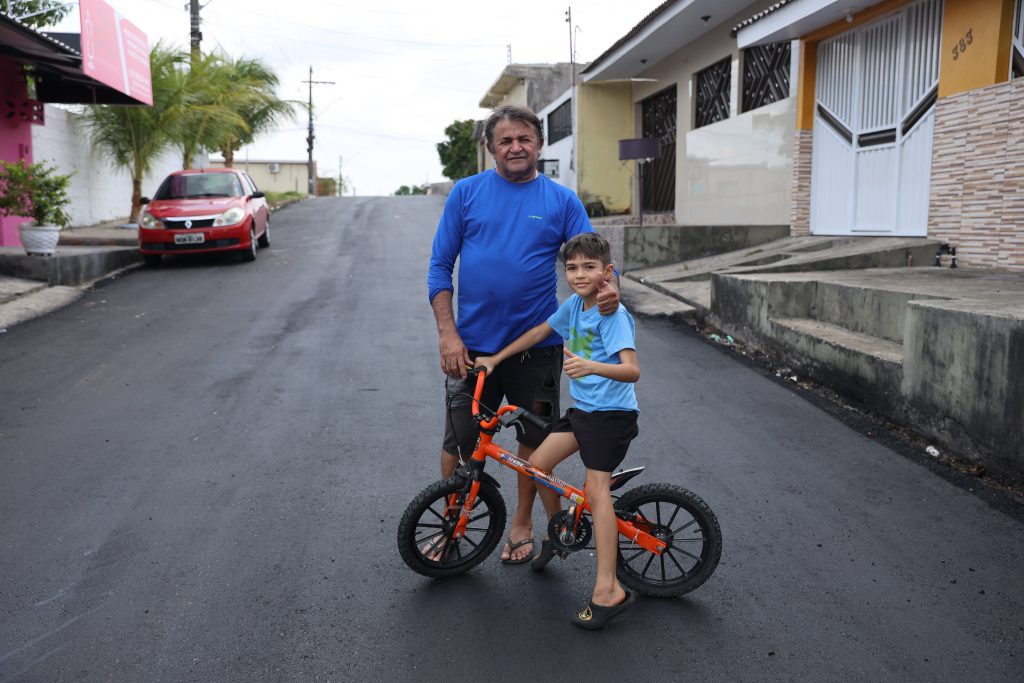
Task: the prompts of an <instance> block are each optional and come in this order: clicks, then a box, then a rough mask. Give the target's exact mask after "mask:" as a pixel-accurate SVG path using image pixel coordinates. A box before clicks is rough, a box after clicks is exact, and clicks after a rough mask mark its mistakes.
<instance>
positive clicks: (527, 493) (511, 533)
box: [501, 443, 537, 562]
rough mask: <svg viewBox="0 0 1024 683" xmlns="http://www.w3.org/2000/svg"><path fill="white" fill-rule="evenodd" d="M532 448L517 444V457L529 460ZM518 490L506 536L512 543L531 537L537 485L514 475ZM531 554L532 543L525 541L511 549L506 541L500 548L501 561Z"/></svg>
mask: <svg viewBox="0 0 1024 683" xmlns="http://www.w3.org/2000/svg"><path fill="white" fill-rule="evenodd" d="M534 450H536V449H534V448H532V447H530V446H527V445H526V444H524V443H521V444H519V457H520V458H521V459H523V460H529V459H530V457H531V456H532V455H533V452H534ZM516 482H517V485H518V491H517V496H516V511H515V513H514V514H513V515H512V526H511V528H509V530H508V537H509V539H510V540H511V541H512V542H513V543H518V542H520V541H523V540H526V539H527V538H533V501H534V499H535V498H536V497H537V487H536V485H534V483H533V480H531V479H527V478H526V477H523V476H518V477H516ZM532 556H533V544H531V543H527V544H526V545H521V546H519V547H518V548H516V549H515V550H512V548H511V546H510V545H509V543H508V542H506V543H505V545H504V547H503V548H502V549H501V559H502V561H503V562H507V561H512V562H518V561H520V560H522V559H523V558H527V557H532Z"/></svg>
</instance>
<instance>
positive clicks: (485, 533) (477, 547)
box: [398, 476, 506, 578]
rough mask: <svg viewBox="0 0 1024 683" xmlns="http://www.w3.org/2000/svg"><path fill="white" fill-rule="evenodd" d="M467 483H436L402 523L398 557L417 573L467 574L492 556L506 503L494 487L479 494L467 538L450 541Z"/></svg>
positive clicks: (413, 504)
mask: <svg viewBox="0 0 1024 683" xmlns="http://www.w3.org/2000/svg"><path fill="white" fill-rule="evenodd" d="M468 491H469V483H468V482H467V480H466V479H464V478H463V477H460V476H453V477H449V478H448V479H443V480H441V481H438V482H435V483H433V484H431V485H430V486H428V487H427V488H425V489H423V490H422V491H420V493H419V495H417V496H416V498H414V499H413V501H412V502H411V503H409V507H407V508H406V510H405V513H404V514H403V515H402V520H401V521H400V522H399V524H398V552H399V554H400V555H401V556H402V560H403V561H404V562H405V563H406V564H407V565H409V568H410V569H412V570H413V571H414V572H418V573H420V574H423V575H424V576H431V577H436V578H443V577H447V576H456V575H458V574H462V573H464V572H467V571H469V570H470V569H472V568H473V567H475V566H477V565H478V564H480V563H481V562H483V561H484V559H485V558H486V557H487V556H488V555H490V554H491V553H492V552H493V551H494V548H495V546H497V545H498V541H499V540H501V533H502V531H503V530H504V529H505V516H506V510H505V501H504V499H502V497H501V494H500V493H499V492H498V489H497V488H495V487H494V485H493V484H489V483H487V482H480V491H479V493H478V494H477V497H476V501H474V503H473V510H472V511H471V512H470V515H469V524H468V525H467V526H466V531H465V534H464V535H463V536H462V537H461V538H458V539H454V540H453V539H452V533H453V532H454V531H455V525H456V524H458V522H459V515H460V514H461V513H462V507H463V504H464V503H465V498H466V494H467V493H468Z"/></svg>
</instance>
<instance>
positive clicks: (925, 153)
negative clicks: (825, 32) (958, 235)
mask: <svg viewBox="0 0 1024 683" xmlns="http://www.w3.org/2000/svg"><path fill="white" fill-rule="evenodd" d="M941 28H942V1H941V0H923V1H922V2H917V3H914V4H912V5H910V6H908V7H906V8H903V9H902V10H900V11H899V12H898V13H896V14H894V15H892V16H890V17H887V18H885V19H882V20H880V21H878V22H875V23H872V24H867V25H865V26H862V27H859V28H856V29H853V30H851V31H848V32H846V33H843V34H840V35H838V36H836V37H834V38H830V39H828V40H826V41H822V42H821V43H820V44H819V46H818V73H817V78H816V84H815V113H814V147H813V149H814V151H813V157H812V162H811V163H812V166H811V233H812V234H816V235H853V234H866V235H894V236H895V235H898V236H925V235H927V233H928V189H929V184H930V177H931V164H932V133H933V128H934V113H935V99H936V95H937V92H938V82H939V38H940V33H941Z"/></svg>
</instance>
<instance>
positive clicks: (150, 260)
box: [142, 254, 164, 268]
mask: <svg viewBox="0 0 1024 683" xmlns="http://www.w3.org/2000/svg"><path fill="white" fill-rule="evenodd" d="M142 262H143V263H145V264H146V267H147V268H159V267H160V266H161V265H162V264H163V262H164V257H163V256H161V255H160V254H143V255H142Z"/></svg>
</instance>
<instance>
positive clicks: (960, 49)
mask: <svg viewBox="0 0 1024 683" xmlns="http://www.w3.org/2000/svg"><path fill="white" fill-rule="evenodd" d="M972 31H974V29H973V28H969V29H967V33H965V34H964V37H963V38H961V39H960V40H959V41H958V42H957V44H956V45H954V46H953V60H954V61H955V60H957V59H959V58H960V55H962V54H963V53H965V52H967V46H968V45H970V44H971V43H973V42H974V36H973V35H971V32H972Z"/></svg>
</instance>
